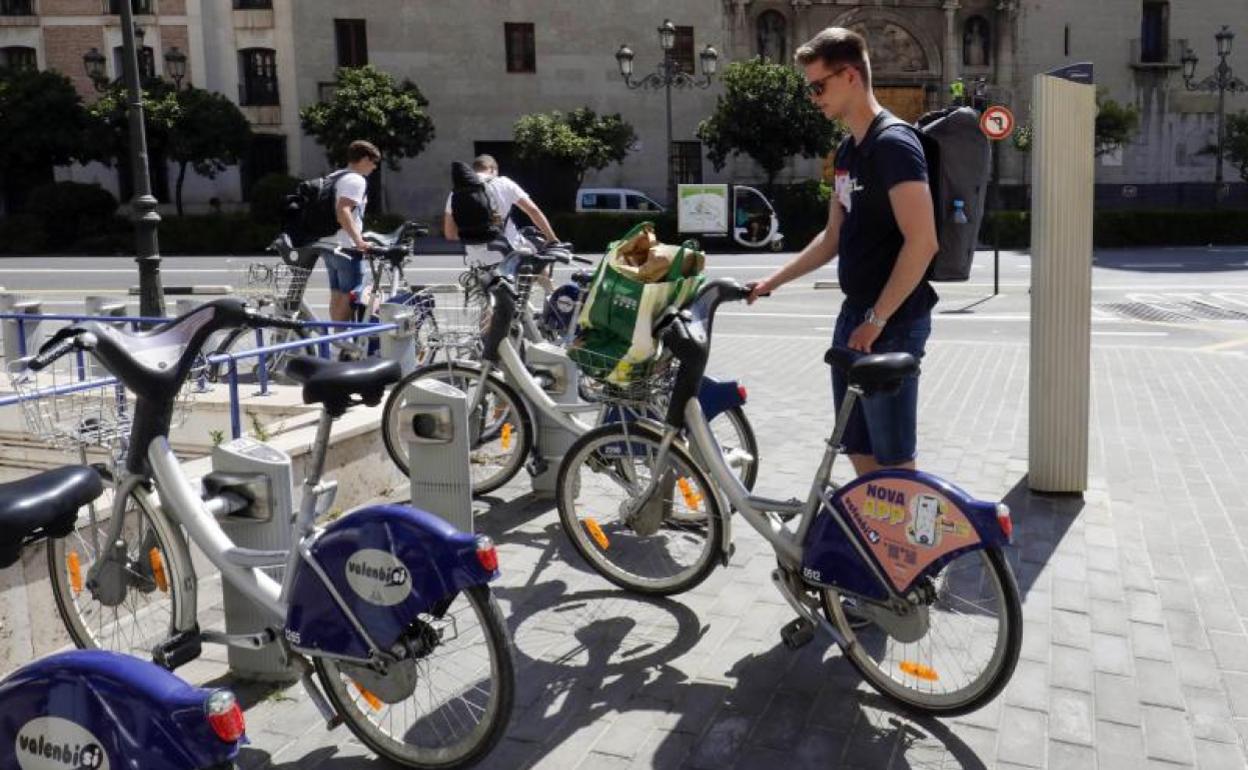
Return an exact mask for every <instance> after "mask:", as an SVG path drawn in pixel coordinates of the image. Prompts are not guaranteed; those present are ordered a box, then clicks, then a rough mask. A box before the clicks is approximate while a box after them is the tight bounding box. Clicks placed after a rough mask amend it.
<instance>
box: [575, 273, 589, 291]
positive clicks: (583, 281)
mask: <svg viewBox="0 0 1248 770" xmlns="http://www.w3.org/2000/svg"><path fill="white" fill-rule="evenodd" d="M572 282H573V283H575V284H576V285H577V286H580V287H581V288H582V289H584V288H587V287H588V286H589V285H590V284H591V283H593V282H594V272H593V271H592V270H577V271H576V272H575V273H573V274H572Z"/></svg>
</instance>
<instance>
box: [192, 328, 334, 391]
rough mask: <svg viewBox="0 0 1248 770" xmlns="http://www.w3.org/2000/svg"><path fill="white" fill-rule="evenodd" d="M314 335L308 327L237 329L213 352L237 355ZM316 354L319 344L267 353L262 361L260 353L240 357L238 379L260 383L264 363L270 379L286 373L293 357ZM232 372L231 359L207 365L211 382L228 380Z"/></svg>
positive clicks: (237, 362) (213, 353) (237, 364)
mask: <svg viewBox="0 0 1248 770" xmlns="http://www.w3.org/2000/svg"><path fill="white" fill-rule="evenodd" d="M312 336H313V335H311V334H309V333H308V332H307V331H306V330H305V329H293V330H292V329H260V330H257V329H234V330H233V331H231V332H230V333H229V334H227V335H226V336H225V338H224V339H222V341H221V343H220V344H219V345H217V347H216V348H214V349H213V351H212V353H211V354H210V355H214V356H215V355H225V354H231V355H236V356H237V355H241V354H245V353H247V352H249V351H253V350H256V349H258V348H260V347H270V346H272V345H280V344H282V343H284V342H294V341H295V340H299V339H311V337H312ZM316 354H317V351H316V346H315V345H311V344H310V345H308V346H307V347H306V348H305V347H299V348H292V349H290V350H282V351H278V352H276V353H268V354H266V355H264V357H263V363H262V362H261V358H260V356H259V355H257V356H247V357H245V358H239V359H237V360H236V364H235V365H236V366H237V368H238V381H239V382H244V383H255V382H259V381H260V368H261V366H263V367H264V372H265V374H266V375H267V376H268V377H269V379H280V378H281V377H283V376H284V373H285V369H286V362H287V361H289V360H290V358H291V356H297V355H309V356H315V355H316ZM229 374H230V365H229V363H228V362H216V363H209V364H208V368H207V377H208V381H209V382H225V381H226V380H227V379H228V378H229Z"/></svg>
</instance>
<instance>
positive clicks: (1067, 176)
mask: <svg viewBox="0 0 1248 770" xmlns="http://www.w3.org/2000/svg"><path fill="white" fill-rule="evenodd" d="M1092 75H1093V70H1092V64H1091V63H1082V64H1074V65H1070V66H1068V67H1064V68H1061V69H1058V70H1054V71H1052V72H1048V73H1044V74H1041V75H1036V76H1035V79H1034V80H1033V81H1032V82H1033V94H1034V96H1033V101H1032V103H1033V104H1034V105H1035V106H1034V107H1033V111H1032V124H1033V125H1034V126H1035V134H1034V138H1033V140H1032V141H1033V148H1032V152H1031V163H1032V168H1031V178H1032V180H1033V181H1032V185H1033V188H1032V196H1031V199H1032V216H1031V244H1032V259H1031V265H1032V270H1031V280H1032V287H1031V375H1030V398H1029V401H1030V407H1029V409H1030V414H1029V415H1028V418H1029V419H1028V424H1029V426H1030V428H1029V435H1030V438H1029V447H1028V453H1027V456H1028V485H1029V486H1030V488H1031V490H1032V491H1034V492H1040V493H1056V494H1081V493H1082V492H1084V491H1085V490H1086V489H1087V488H1088V419H1089V398H1090V379H1091V340H1092V335H1091V331H1092V209H1093V194H1094V182H1095V175H1096V167H1095V163H1094V157H1093V155H1094V153H1093V151H1094V145H1095V127H1096V86H1095V85H1094V80H1093V76H1092Z"/></svg>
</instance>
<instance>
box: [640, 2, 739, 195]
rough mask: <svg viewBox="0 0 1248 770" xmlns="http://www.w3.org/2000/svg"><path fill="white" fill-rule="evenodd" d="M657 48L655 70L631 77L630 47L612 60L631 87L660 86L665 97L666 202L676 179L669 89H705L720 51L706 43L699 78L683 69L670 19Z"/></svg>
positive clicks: (713, 71) (664, 27) (712, 76)
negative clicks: (658, 56)
mask: <svg viewBox="0 0 1248 770" xmlns="http://www.w3.org/2000/svg"><path fill="white" fill-rule="evenodd" d="M658 32H659V47H660V48H662V49H663V61H661V62H659V65H658V67H657V68H656V69H655V71H654V72H651V73H650V74H649V75H646V76H645V77H643V78H641V79H639V80H633V58H634V54H633V49H631V48H629V47H628V45H627V44H625V45H621V46H620V49H619V50H618V51H616V52H615V61H616V63H617V64H619V66H620V75H621V76H622V77H623V78H624V85H626V86H628V87H629V88H630V89H638V88H644V89H648V90H658V89H660V88H662V89H663V90H664V91H665V92H666V96H667V196H668V203H672V202H673V201H675V200H676V180H675V176H674V175H673V168H672V89H673V88H707V87H708V86H710V85H711V80H712V79H713V78H714V77H715V73H716V72H717V71H718V70H719V54H718V53H716V51H715V49H714V48H712V47H711V46H710V45H709V44H708V45H707V46H706V48H704V49H702V52H701V53H700V54H698V59H699V60H700V61H701V65H702V77H700V78H695V77H694V76H693V75H691V74H689V73H688V72H685V71H684V70H683V69H682V68H681V66H680V62H678V61H676V59H675V58H673V56H672V49H674V48H675V47H676V25H675V24H673V23H672V21H671V19H664V20H663V24H662V26H660V27H659V29H658Z"/></svg>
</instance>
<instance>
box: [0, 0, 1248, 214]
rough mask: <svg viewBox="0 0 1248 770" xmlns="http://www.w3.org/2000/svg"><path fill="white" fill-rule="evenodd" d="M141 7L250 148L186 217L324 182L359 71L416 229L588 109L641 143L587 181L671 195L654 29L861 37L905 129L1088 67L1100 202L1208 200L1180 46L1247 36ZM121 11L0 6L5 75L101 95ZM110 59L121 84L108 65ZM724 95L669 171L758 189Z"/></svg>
mask: <svg viewBox="0 0 1248 770" xmlns="http://www.w3.org/2000/svg"><path fill="white" fill-rule="evenodd" d="M133 1H134V2H136V3H137V4H138V5H139V6H140V7H141V10H142V11H143V13H142V14H141V15H140V16H139V24H140V25H141V26H142V27H144V29H145V30H146V32H147V34H146V36H145V43H144V44H145V45H146V46H147V47H150V48H152V49H153V56H154V60H155V65H156V67H157V69H159V68H160V64H161V59H162V56H163V52H164V51H165V50H167V49H168V48H170V47H172V46H175V45H176V46H178V47H179V48H180V49H181V50H183V51H185V52H187V53H188V54H189V72H190V74H189V79H190V81H191V82H192V83H194V84H195V85H196V86H198V87H201V88H209V89H212V90H216V91H220V92H223V93H226V94H227V95H230V96H231V97H232V98H236V99H237V100H238V101H239V103H240V104H241V105H242V106H243V110H244V112H245V113H246V114H247V116H248V118H249V119H250V120H251V121H252V124H253V127H254V129H255V131H256V133H257V139H256V143H255V146H254V147H253V151H252V153H251V155H250V157H249V160H248V162H247V163H245V164H244V165H243V168H242V169H240V170H231V171H229V172H227V173H226V174H224V175H222V176H221V177H219V178H218V179H217V180H211V181H210V180H199V179H196V180H193V181H191V182H190V183H188V189H187V193H186V197H187V200H188V201H191V202H192V205H194V204H195V202H198V203H199V204H200V206H201V207H202V206H203V204H204V203H205V202H206V201H208V200H209V199H210V198H217V199H219V200H220V201H221V202H223V204H225V205H226V206H229V205H230V204H231V203H232V202H236V201H239V200H240V199H241V197H242V190H244V189H246V188H248V187H249V185H250V183H251V182H252V181H254V180H255V179H256V178H258V176H260V175H262V174H263V173H265V172H268V171H287V172H289V173H291V174H294V175H296V176H311V175H313V174H317V173H320V172H322V171H324V170H326V161H325V159H324V153H323V152H322V150H321V148H320V147H319V146H317V145H316V144H315V142H313V141H312V140H310V139H309V138H307V137H304V136H303V135H302V132H301V131H300V128H299V120H298V111H299V108H300V107H301V106H305V105H308V104H311V103H313V102H315V101H317V100H318V99H320V98H323V97H324V96H325V95H326V94H327V93H328V92H329V89H330V84H331V83H332V81H333V78H334V73H335V71H336V69H337V68H338V67H339V66H350V65H354V64H362V63H371V64H375V65H377V66H378V67H380V68H382V69H383V70H386V71H387V72H390V73H391V74H393V75H394V76H396V77H397V78H410V79H411V80H413V81H414V82H416V83H417V84H418V85H419V86H420V87H421V89H422V91H423V92H424V94H425V95H426V96H427V97H428V99H429V101H430V105H429V108H428V109H429V112H430V114H431V116H432V118H433V120H434V123H435V125H436V129H437V137H436V139H435V140H434V141H433V142H432V143H431V145H430V146H429V147H428V149H427V150H426V151H425V152H424V153H423V154H421V155H420V156H419V157H417V158H414V159H409V160H406V161H404V162H403V164H402V169H401V171H400V172H398V173H386V174H385V177H384V185H383V186H384V190H385V193H384V194H385V199H386V203H387V206H388V207H389V208H391V209H392V210H396V211H403V212H405V213H409V214H411V215H412V216H416V217H421V218H431V217H433V216H435V215H436V214H437V211H438V209H439V208H440V204H441V202H442V201H443V200H444V196H445V192H446V189H447V187H448V185H449V172H448V168H449V165H450V162H451V161H452V160H456V159H466V158H470V157H471V156H472V155H474V154H476V153H478V152H483V151H484V152H492V153H493V154H495V155H497V156H499V158H500V159H501V160H502V161H503V165H504V172H505V173H506V172H507V171H509V170H511V171H512V172H513V173H514V174H516V175H518V176H525V175H526V174H527V176H528V178H529V179H533V178H534V172H533V170H532V169H528V170H525V169H523V168H521V164H519V163H518V162H517V161H515V160H514V158H513V157H512V151H511V148H510V140H511V137H512V127H513V125H514V123H515V120H516V119H517V118H518V117H519V116H520V115H523V114H526V113H532V112H545V111H549V110H553V109H562V110H567V109H572V108H575V107H579V106H588V107H591V108H592V109H594V110H596V111H598V112H600V113H604V112H605V113H611V112H619V113H621V114H622V115H623V117H624V118H625V119H626V120H627V121H629V122H630V123H631V124H632V125H633V126H634V127H635V128H636V130H637V133H638V143H637V145H636V146H635V147H634V151H633V152H632V153H630V155H629V156H628V158H627V159H626V160H625V161H624V163H623V164H620V165H613V166H611V167H609V168H607V169H604V170H602V171H600V172H596V173H595V172H591V173H590V174H589V175H588V176H587V179H586V180H585V183H586V184H593V185H599V186H622V187H634V188H638V189H641V190H643V191H645V192H647V193H649V194H651V195H652V196H654V197H656V198H662V197H663V195H664V188H665V180H666V175H667V158H666V155H667V153H665V152H664V145H665V144H666V128H665V127H666V120H665V110H664V95H663V93H662V92H661V91H657V92H656V91H644V90H630V89H628V88H626V87H625V86H624V84H623V82H622V79H621V77H620V74H619V72H618V69H617V66H616V62H615V59H614V53H615V51H616V50H617V49H618V48H619V46H620V45H621V44H622V43H628V44H629V45H630V46H631V47H632V48H633V50H634V51H635V52H636V55H637V58H636V71H637V74H638V75H643V74H645V73H646V72H648V71H649V70H650V69H651V68H652V67H654V66H655V65H657V64H658V62H659V60H660V58H661V51H660V49H659V46H658V36H657V32H656V28H657V27H658V25H659V24H660V23H661V22H662V21H663V19H664V18H670V19H671V20H672V21H673V23H675V24H676V25H677V26H678V28H679V30H680V34H679V37H678V46H677V49H678V55H680V56H682V57H686V58H687V59H688V61H689V63H690V66H691V67H692V68H695V69H696V67H697V63H696V60H697V57H696V54H697V52H698V51H700V50H701V49H702V48H703V47H704V46H705V45H707V44H711V45H713V46H714V47H715V48H716V49H717V50H718V51H719V52H720V57H721V58H720V63H721V67H722V66H723V65H725V64H726V63H727V62H728V61H731V60H735V59H742V58H746V57H753V56H764V57H766V58H769V59H771V60H774V61H782V62H790V61H791V60H792V55H793V51H794V49H795V48H796V47H797V46H798V45H799V44H800V43H801V42H803V41H805V40H806V39H808V38H809V37H810V36H811V35H813V34H814V33H815V32H817V31H818V30H819V29H821V28H823V27H826V26H830V25H841V26H848V27H851V28H854V29H857V30H859V31H861V32H863V33H864V34H865V35H866V36H867V38H868V40H869V42H870V44H871V47H872V52H873V65H874V70H875V81H876V87H877V92H878V93H879V95H880V97H881V100H882V101H883V102H884V103H885V104H886V105H887V106H889V107H890V108H891V109H893V110H894V111H895V112H897V113H898V114H899V115H902V116H905V117H908V118H913V117H916V116H917V115H919V114H921V113H922V112H923V111H925V110H927V109H931V108H933V107H936V106H939V105H942V104H944V103H945V102H947V100H948V98H949V86H950V84H951V83H952V82H953V81H955V80H957V79H962V80H964V81H965V82H967V83H968V84H973V83H974V82H975V81H977V80H980V79H982V81H983V83H984V92H985V95H986V99H987V100H988V101H991V102H994V103H1002V104H1006V105H1008V106H1010V107H1011V108H1012V109H1013V110H1014V112H1015V113H1016V115H1017V116H1018V118H1019V120H1020V121H1021V122H1025V121H1026V120H1027V117H1028V111H1029V102H1030V99H1031V88H1032V85H1031V81H1032V78H1033V76H1034V75H1035V74H1036V73H1039V72H1044V71H1048V70H1051V69H1054V68H1056V67H1060V66H1062V65H1064V64H1070V63H1074V62H1078V61H1093V62H1094V63H1095V65H1096V77H1097V81H1098V85H1099V87H1101V88H1103V89H1104V91H1105V95H1106V96H1107V97H1109V98H1112V99H1114V100H1115V101H1117V102H1119V103H1121V104H1126V105H1134V106H1135V107H1136V108H1137V109H1138V110H1139V112H1140V117H1141V120H1140V130H1139V132H1138V134H1137V136H1136V137H1135V139H1134V140H1133V141H1132V142H1131V143H1130V144H1129V145H1128V146H1127V147H1125V148H1124V149H1123V151H1122V152H1120V153H1112V154H1109V155H1106V156H1104V157H1102V158H1101V159H1100V161H1099V162H1098V184H1099V186H1098V199H1099V201H1100V203H1101V204H1102V205H1147V204H1151V203H1156V204H1158V205H1170V204H1174V203H1184V202H1186V203H1191V202H1193V201H1195V202H1200V201H1203V200H1205V198H1204V197H1202V196H1204V195H1205V194H1206V193H1211V185H1210V184H1209V183H1211V182H1212V180H1213V177H1214V173H1213V172H1214V160H1213V157H1212V156H1211V155H1210V154H1209V153H1208V152H1204V151H1205V150H1206V148H1207V147H1209V146H1210V145H1211V144H1212V143H1213V141H1214V139H1215V138H1216V125H1217V121H1216V117H1215V107H1216V102H1217V97H1216V95H1210V94H1200V93H1193V92H1189V91H1188V90H1187V89H1185V87H1184V81H1183V74H1182V70H1181V66H1180V63H1179V62H1180V57H1181V55H1182V52H1183V50H1185V49H1186V48H1187V47H1188V46H1190V47H1191V48H1192V49H1193V50H1194V51H1195V53H1196V54H1197V55H1198V56H1199V58H1200V63H1199V65H1198V67H1197V77H1198V78H1201V77H1204V76H1205V75H1207V74H1209V73H1210V72H1211V71H1212V68H1213V67H1214V66H1215V65H1216V63H1217V57H1216V55H1215V50H1214V37H1213V36H1214V33H1215V32H1216V31H1217V30H1218V28H1219V27H1220V26H1221V25H1223V24H1225V25H1228V26H1229V27H1230V29H1231V30H1232V31H1237V32H1243V31H1245V30H1248V6H1246V5H1244V4H1242V3H1241V4H1231V3H1226V2H1225V0H1187V1H1186V2H1183V3H1177V2H1174V3H1170V2H1165V1H1164V0H1100V1H1099V2H1095V3H1087V2H1077V1H1076V0H889V2H887V3H885V2H879V1H878V0H869V1H861V0H669V1H668V2H657V0H646V1H643V2H635V3H613V4H606V3H597V2H584V1H583V0H513V1H512V2H509V3H507V4H505V6H504V5H499V4H498V3H497V2H494V1H493V0H459V2H456V3H454V4H448V3H446V2H444V1H443V0H336V1H335V2H333V3H329V2H323V0H299V2H297V3H296V2H295V0H133ZM116 2H117V0H0V64H6V63H8V64H12V63H13V62H32V61H33V64H34V66H38V67H41V68H44V67H48V68H53V69H57V70H61V71H63V72H65V73H66V74H68V75H69V76H70V77H71V78H72V79H73V80H74V82H75V84H76V85H77V86H78V88H79V90H80V92H82V93H83V95H84V97H86V98H93V97H94V91H93V89H92V86H91V83H90V81H89V80H88V79H87V78H86V76H85V73H84V72H83V66H82V54H83V53H85V52H86V50H87V49H89V48H91V47H95V48H98V49H99V50H101V51H104V52H111V51H113V49H114V48H116V47H117V46H119V45H120V29H119V25H118V21H117V16H116V15H115V14H113V13H110V10H111V9H110V3H111V4H112V5H116ZM22 11H28V12H26V13H23V12H22ZM1239 42H1240V45H1238V46H1236V51H1235V52H1233V53H1232V56H1231V58H1230V64H1231V65H1232V66H1234V65H1235V63H1236V61H1237V60H1240V61H1245V62H1248V59H1245V58H1244V57H1245V56H1246V55H1248V54H1245V53H1244V51H1243V46H1244V45H1248V40H1241V41H1239ZM108 58H109V68H110V71H109V74H110V76H112V75H115V74H116V73H115V70H114V67H115V61H116V60H117V59H116V57H115V56H109V57H108ZM1244 72H1245V73H1246V75H1248V64H1245V68H1244ZM968 90H973V85H970V86H969V87H968ZM719 93H720V86H719V85H718V83H717V82H716V83H713V84H712V85H711V87H710V88H708V89H705V90H701V89H690V90H683V91H678V92H676V93H674V94H673V100H672V110H673V112H672V126H673V130H672V134H673V140H674V143H675V144H674V149H673V156H674V157H675V158H676V161H675V168H676V174H677V177H678V178H679V179H681V180H685V181H698V180H704V181H712V180H729V179H732V180H739V181H757V180H758V179H760V178H761V176H762V175H761V173H759V171H758V170H757V169H756V168H754V167H753V164H752V163H751V162H749V161H748V160H737V161H732V162H730V163H729V165H728V166H727V167H726V168H724V169H723V170H722V171H719V172H716V171H715V170H714V169H712V168H711V166H710V163H709V162H707V161H705V160H704V158H703V154H702V148H701V147H700V145H699V144H698V143H697V141H696V138H695V136H694V131H695V130H696V127H697V124H698V122H699V121H700V120H701V119H702V118H704V117H705V116H707V115H708V114H709V113H710V112H711V111H712V110H713V108H714V104H715V99H716V97H717V96H718V94H719ZM1244 108H1248V98H1245V97H1244V96H1242V95H1231V96H1228V98H1227V111H1228V112H1235V111H1238V110H1241V109H1244ZM1000 155H1001V164H1000V168H1001V178H1002V181H1003V183H1004V184H1006V185H1012V186H1015V187H1021V186H1024V185H1025V184H1026V183H1027V181H1028V178H1029V169H1028V158H1027V156H1026V155H1025V154H1022V153H1019V152H1017V151H1015V150H1014V149H1013V148H1012V147H1011V146H1009V145H1008V143H1006V144H1003V145H1002V148H1001V153H1000ZM1225 168H1226V178H1227V180H1228V181H1231V182H1236V183H1238V182H1239V180H1238V176H1237V174H1236V173H1235V171H1234V170H1233V169H1232V168H1231V167H1230V166H1229V164H1228V165H1227V166H1226V167H1225ZM825 170H826V160H825V159H811V160H805V159H795V160H794V161H793V162H792V163H791V164H790V165H789V167H788V168H787V169H786V171H785V172H784V173H783V174H782V175H781V177H780V181H789V180H794V179H803V178H811V177H815V176H819V175H820V174H822V173H824V172H825ZM60 175H61V176H70V177H73V178H78V179H94V180H97V181H100V182H101V183H102V184H104V185H105V186H108V187H110V188H112V189H114V190H117V189H118V185H117V180H116V176H117V172H116V171H115V170H112V169H107V168H104V167H100V166H92V167H88V168H86V169H83V168H75V169H71V170H63V171H62V172H60ZM536 176H537V177H540V173H538V174H537V175H536ZM537 181H538V183H540V178H539V179H538V180H537ZM1236 194H1239V193H1238V190H1237V191H1236ZM1016 199H1019V200H1021V198H1019V197H1018V196H1016Z"/></svg>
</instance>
